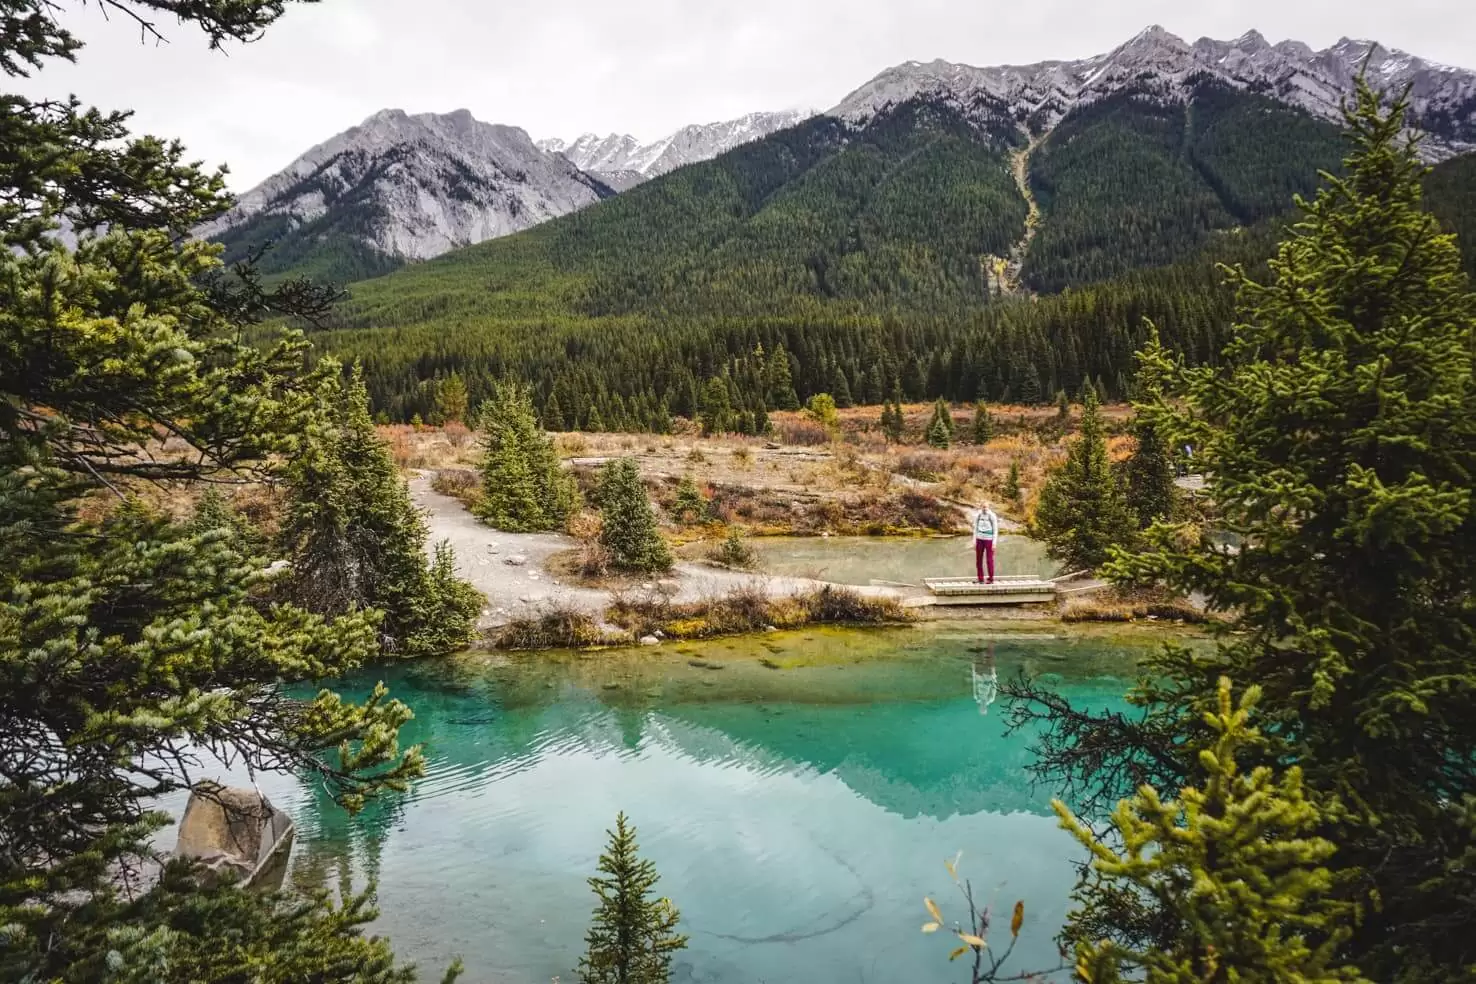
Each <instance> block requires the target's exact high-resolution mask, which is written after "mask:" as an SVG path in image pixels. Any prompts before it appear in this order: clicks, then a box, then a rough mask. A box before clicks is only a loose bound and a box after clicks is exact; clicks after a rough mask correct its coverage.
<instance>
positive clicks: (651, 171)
mask: <svg viewBox="0 0 1476 984" xmlns="http://www.w3.org/2000/svg"><path fill="white" fill-rule="evenodd" d="M814 115H816V114H815V112H814V111H813V110H790V111H788V112H780V113H749V114H748V115H747V116H742V117H739V118H738V119H736V120H727V121H725V122H722V123H708V124H705V125H692V126H684V127H682V128H681V129H680V130H678V131H677V132H675V133H673V134H671V135H669V136H666V137H663V138H662V139H660V140H657V141H656V142H655V143H649V144H643V143H641V142H640V141H639V140H637V139H636V138H635V137H632V136H630V135H629V134H619V133H612V134H610V135H608V136H604V137H602V136H600V135H598V134H595V133H586V134H584V135H583V136H582V137H579V138H578V139H577V140H573V141H564V140H559V139H557V138H554V139H549V140H540V141H538V146H539V147H540V148H542V149H543V150H546V151H549V152H550V153H555V154H563V155H564V156H565V157H567V158H568V159H569V160H570V161H572V162H574V164H575V165H576V166H578V167H580V168H582V169H583V170H585V171H587V172H589V173H590V174H593V175H595V176H596V177H598V178H600V179H601V180H603V181H605V182H606V183H607V184H610V185H611V186H612V187H616V188H619V190H621V191H625V190H626V189H628V188H631V187H633V186H635V185H637V184H639V183H640V182H642V181H645V180H647V179H649V178H654V177H657V176H658V175H662V174H665V173H667V172H668V171H675V170H676V169H677V168H679V167H682V166H684V165H687V164H695V163H697V162H698V161H706V160H711V159H712V158H714V157H716V156H717V155H718V154H721V153H723V152H724V151H728V150H732V149H733V148H734V147H738V146H741V145H742V144H746V143H749V142H751V141H754V140H759V139H761V138H763V137H767V136H768V135H769V134H771V133H774V132H776V131H778V130H783V129H785V128H786V127H791V126H794V125H795V124H796V123H798V122H800V121H801V120H806V119H809V118H810V117H811V116H814Z"/></svg>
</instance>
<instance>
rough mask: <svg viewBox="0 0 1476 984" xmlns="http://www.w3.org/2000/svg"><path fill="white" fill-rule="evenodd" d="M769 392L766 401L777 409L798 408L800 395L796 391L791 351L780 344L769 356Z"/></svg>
mask: <svg viewBox="0 0 1476 984" xmlns="http://www.w3.org/2000/svg"><path fill="white" fill-rule="evenodd" d="M764 375H765V382H766V383H767V385H768V394H767V396H766V398H765V402H766V403H767V404H768V405H769V406H771V407H773V408H774V409H775V410H798V409H799V408H800V401H799V396H798V395H796V393H795V391H794V375H793V373H792V371H791V370H790V366H789V353H788V352H786V351H785V350H784V346H783V345H780V346H779V347H778V348H776V349H774V351H773V353H772V354H771V355H770V356H769V364H768V366H767V367H766V370H765V373H764Z"/></svg>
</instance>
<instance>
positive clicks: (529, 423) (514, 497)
mask: <svg viewBox="0 0 1476 984" xmlns="http://www.w3.org/2000/svg"><path fill="white" fill-rule="evenodd" d="M481 430H482V435H483V437H482V450H483V453H484V454H485V456H486V458H485V461H484V462H483V464H482V501H481V503H480V504H479V506H478V508H477V515H478V516H480V517H481V518H482V519H483V520H485V521H486V522H487V523H488V524H490V525H491V526H494V527H496V528H497V529H499V530H507V531H509V532H513V533H529V532H536V531H540V530H556V529H560V528H562V527H563V525H564V523H565V522H567V521H568V519H569V517H570V516H571V515H573V513H574V511H575V509H577V508H578V504H579V503H578V491H577V489H576V488H575V485H574V478H573V476H572V475H570V474H569V473H568V472H566V471H565V470H564V469H563V468H562V467H561V466H560V464H559V459H558V454H557V452H556V451H555V450H554V446H553V441H552V440H550V439H549V437H548V435H546V434H545V433H543V432H542V431H541V430H539V429H538V424H537V422H536V421H535V420H534V418H533V401H532V399H531V398H530V397H529V396H528V393H527V391H526V390H525V389H523V388H522V387H520V386H516V385H513V384H503V385H500V386H498V387H497V389H496V391H495V392H494V393H493V397H492V399H491V400H489V401H488V402H487V403H485V404H484V405H483V407H482V413H481Z"/></svg>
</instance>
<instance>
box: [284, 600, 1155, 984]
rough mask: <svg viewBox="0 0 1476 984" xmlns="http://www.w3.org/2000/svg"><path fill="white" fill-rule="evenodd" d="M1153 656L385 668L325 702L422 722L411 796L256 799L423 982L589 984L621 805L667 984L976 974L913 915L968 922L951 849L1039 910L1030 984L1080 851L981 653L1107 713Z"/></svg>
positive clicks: (723, 654)
mask: <svg viewBox="0 0 1476 984" xmlns="http://www.w3.org/2000/svg"><path fill="white" fill-rule="evenodd" d="M1141 652H1142V649H1141V648H1140V647H1134V646H1132V645H1130V644H1125V643H1121V642H1117V643H1113V642H1106V641H1102V640H1101V639H1098V640H1092V639H1089V638H1088V639H1083V638H1077V639H1064V638H1056V639H1050V638H1046V639H1033V640H1032V639H1025V638H1020V637H1013V638H1011V637H1000V638H999V639H997V640H995V641H990V639H989V638H987V637H984V636H982V635H981V634H980V630H979V629H978V628H977V627H971V626H968V625H966V624H963V623H958V624H954V625H951V626H948V625H945V626H937V625H932V626H928V627H926V628H909V629H900V630H885V631H871V632H865V631H845V630H834V629H826V630H814V631H808V632H795V633H781V634H772V635H769V636H765V637H762V638H758V639H752V638H750V639H742V640H734V641H731V642H717V643H707V644H703V645H701V646H675V645H669V646H666V647H663V648H662V649H661V650H658V651H651V650H643V651H641V652H639V653H624V654H615V653H596V654H584V655H562V656H529V657H519V658H516V659H509V658H507V657H503V656H468V657H464V658H460V659H457V660H452V661H446V662H440V663H421V664H414V665H405V666H397V667H391V668H388V669H386V670H383V671H380V672H375V673H366V674H364V675H362V676H361V677H358V678H354V679H350V680H345V681H340V682H339V683H337V684H334V686H335V687H336V688H337V689H340V690H341V691H343V692H344V693H345V694H346V695H352V696H355V697H362V696H363V695H364V694H365V693H366V692H367V690H368V689H369V687H370V686H372V684H373V682H374V680H376V679H379V678H383V679H385V680H387V682H389V683H390V685H391V686H392V688H393V691H394V693H395V695H396V696H398V697H400V698H401V699H403V700H405V701H406V702H408V703H409V704H411V705H412V706H413V707H414V709H415V711H416V719H415V721H414V722H413V723H412V724H411V725H410V726H409V727H408V728H407V729H406V731H405V735H404V737H405V739H406V740H407V741H410V742H420V743H424V745H425V747H426V753H427V759H428V766H429V769H428V775H427V776H426V778H425V779H424V780H422V781H421V782H419V783H418V784H417V785H416V786H415V787H414V789H413V790H412V791H411V792H410V793H409V794H407V795H405V796H403V797H399V798H397V799H395V800H394V801H393V802H387V803H381V804H378V805H375V806H372V807H371V808H370V809H368V810H367V811H366V812H365V813H363V814H361V815H360V816H358V817H356V818H349V817H347V816H345V815H344V814H343V813H342V812H341V811H338V810H337V809H336V808H334V807H332V805H331V804H330V803H328V802H327V801H326V799H325V798H324V797H323V796H322V795H321V794H320V793H318V792H316V791H315V790H313V789H311V788H308V787H306V786H304V785H303V784H302V783H300V782H297V781H296V780H293V779H290V778H286V779H279V780H275V781H273V782H271V783H270V784H268V783H266V782H263V784H262V785H263V789H264V790H265V791H267V792H268V794H269V795H271V796H272V798H273V799H274V801H275V802H277V803H278V805H280V806H284V807H286V808H287V809H289V810H290V811H291V812H292V813H293V815H294V816H295V817H296V818H297V821H298V836H297V841H296V844H295V846H294V850H293V859H292V869H291V877H292V878H293V879H295V880H296V881H297V882H298V883H299V884H326V885H329V886H341V887H347V886H350V885H352V886H354V887H360V886H362V885H363V884H365V882H366V880H367V879H368V878H371V877H372V878H375V879H377V880H378V883H379V902H380V907H381V910H382V917H381V919H380V921H379V923H378V924H377V925H376V927H375V931H376V932H382V933H384V934H386V935H388V936H389V937H390V939H391V940H392V942H393V943H394V945H395V948H396V950H397V951H398V952H399V953H400V954H401V955H402V956H404V957H405V958H408V959H411V960H414V961H416V962H417V963H418V964H420V966H421V968H422V971H423V973H424V975H425V976H426V977H432V978H433V977H435V976H438V975H439V972H440V970H441V969H442V968H443V967H444V966H445V964H446V962H447V960H448V959H449V957H450V956H451V955H452V954H460V955H461V956H462V957H464V959H465V961H466V964H467V974H466V977H465V978H464V980H466V981H468V982H492V981H496V982H504V981H506V982H518V984H532V982H546V981H549V980H551V979H553V978H555V977H559V978H561V979H562V980H564V981H572V980H574V979H575V976H574V974H573V969H574V967H575V966H576V964H577V961H578V958H579V955H580V953H581V952H582V949H583V934H584V930H585V928H586V925H587V922H588V918H589V913H590V909H591V907H592V903H593V895H592V894H591V893H590V891H589V889H588V887H587V885H586V883H585V879H586V878H587V877H588V876H589V875H590V874H592V873H593V872H594V866H595V863H596V858H597V856H598V854H599V852H600V850H601V849H602V847H603V845H604V840H605V830H606V828H607V827H609V826H611V825H612V823H613V821H614V818H615V814H616V812H617V811H618V810H622V809H623V810H625V811H626V812H627V813H628V814H629V816H630V817H631V819H632V821H633V822H634V823H635V824H636V826H637V828H638V830H639V835H640V842H641V848H642V852H643V853H644V854H645V855H646V856H648V857H650V858H651V859H653V860H654V861H655V862H656V864H657V866H658V868H659V870H660V872H661V876H662V880H661V885H660V888H661V890H662V891H663V893H665V894H667V895H669V896H670V897H671V898H672V899H673V901H674V902H675V903H676V904H677V905H678V907H679V908H680V909H681V912H682V916H683V927H682V928H683V930H684V931H685V932H687V933H688V934H690V936H691V943H690V947H689V949H687V950H686V951H684V952H682V953H681V954H679V955H678V957H677V960H676V964H675V973H674V975H673V977H674V980H676V981H679V982H680V981H704V982H705V981H711V982H735V984H736V982H745V984H748V982H755V981H765V982H796V984H798V982H804V984H813V982H815V981H831V980H835V981H842V980H844V981H886V982H900V981H907V982H913V981H918V982H922V981H937V982H940V984H941V982H945V981H950V980H954V979H955V978H958V977H959V976H960V975H961V974H962V973H963V968H962V966H960V965H950V964H949V963H948V960H947V953H948V950H949V949H950V948H951V947H950V945H949V942H948V939H947V938H944V936H943V935H941V934H940V935H935V936H924V935H923V934H922V933H921V932H920V931H919V928H920V925H921V924H922V923H923V922H924V921H926V918H927V916H926V913H925V911H924V909H923V905H922V899H923V897H924V896H925V895H927V896H932V897H934V898H935V899H937V900H938V901H939V903H940V904H941V905H942V906H943V908H944V913H945V915H946V916H950V917H952V916H954V915H957V914H959V913H960V912H961V900H960V899H959V898H958V897H957V895H956V894H955V892H956V889H955V888H954V887H953V885H952V883H951V882H950V880H949V877H948V875H947V873H946V871H945V868H944V863H943V862H944V861H945V859H948V858H951V857H952V856H953V855H954V854H955V853H956V852H958V851H960V850H962V851H963V859H962V865H961V868H962V873H963V874H964V875H965V876H967V877H969V878H971V879H972V880H973V882H974V886H975V889H976V892H977V894H978V895H979V896H980V897H981V898H982V899H984V900H986V901H992V902H994V903H996V904H997V906H998V908H999V909H1000V910H1002V911H1004V912H1008V910H1009V907H1011V906H1012V905H1013V904H1014V902H1015V900H1016V899H1024V900H1025V903H1026V912H1027V918H1026V923H1025V930H1024V933H1023V934H1022V942H1021V946H1020V947H1019V949H1018V950H1017V954H1018V956H1019V964H1020V966H1021V967H1022V968H1025V967H1027V966H1034V967H1045V966H1049V965H1051V964H1052V963H1053V962H1054V960H1055V957H1056V954H1055V946H1054V944H1053V942H1052V939H1051V937H1052V936H1053V935H1054V934H1055V932H1056V930H1057V929H1058V927H1059V926H1060V924H1061V921H1062V917H1063V915H1064V913H1065V910H1066V906H1067V893H1068V891H1069V889H1070V886H1071V882H1072V868H1071V860H1072V859H1073V858H1075V857H1076V856H1077V855H1078V851H1077V849H1076V847H1075V845H1074V843H1073V842H1072V841H1071V840H1070V839H1069V837H1068V836H1067V835H1066V834H1064V833H1063V832H1061V831H1060V830H1059V829H1058V828H1057V825H1056V821H1055V819H1054V817H1053V816H1052V815H1051V814H1050V808H1049V800H1050V795H1049V792H1048V791H1036V790H1032V789H1031V788H1030V785H1029V783H1028V780H1027V777H1026V775H1025V766H1026V764H1027V763H1028V761H1029V758H1030V750H1029V738H1028V736H1025V735H1014V736H1007V735H1006V734H1005V728H1004V721H1003V710H1004V708H1003V703H1002V702H1000V703H995V704H994V705H992V706H989V705H985V709H986V710H987V713H981V705H980V702H979V700H987V699H988V687H987V680H988V676H989V667H990V661H991V659H992V661H993V665H994V667H995V673H996V675H997V676H998V678H1000V679H1004V678H1006V677H1007V676H1009V675H1011V674H1014V673H1015V672H1017V671H1018V670H1020V669H1022V668H1024V669H1026V670H1028V671H1029V672H1031V673H1049V674H1053V676H1052V677H1050V679H1052V680H1054V682H1055V684H1056V686H1058V687H1059V688H1061V689H1062V690H1064V691H1066V692H1068V693H1069V694H1070V695H1071V696H1072V697H1073V698H1074V699H1076V700H1078V701H1080V702H1082V703H1084V704H1088V705H1092V706H1097V707H1103V706H1108V705H1113V706H1116V705H1118V704H1120V702H1121V694H1122V693H1123V691H1124V688H1125V683H1124V680H1125V678H1127V677H1129V676H1131V672H1132V666H1133V663H1134V660H1135V657H1136V656H1137V655H1140V654H1141ZM977 683H984V684H985V685H984V686H982V687H981V686H976V684H977ZM976 694H977V695H978V698H979V699H978V700H976ZM1007 918H1008V917H1007V916H1006V917H1005V919H1007Z"/></svg>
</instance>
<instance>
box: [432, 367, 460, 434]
mask: <svg viewBox="0 0 1476 984" xmlns="http://www.w3.org/2000/svg"><path fill="white" fill-rule="evenodd" d="M466 410H467V393H466V381H465V380H464V379H462V378H461V375H460V373H457V372H452V373H451V375H449V376H447V377H446V378H445V379H443V380H441V383H440V385H439V386H437V387H436V412H437V413H438V414H439V415H440V418H441V422H442V423H445V424H451V423H456V424H460V423H464V422H465V421H466Z"/></svg>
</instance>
